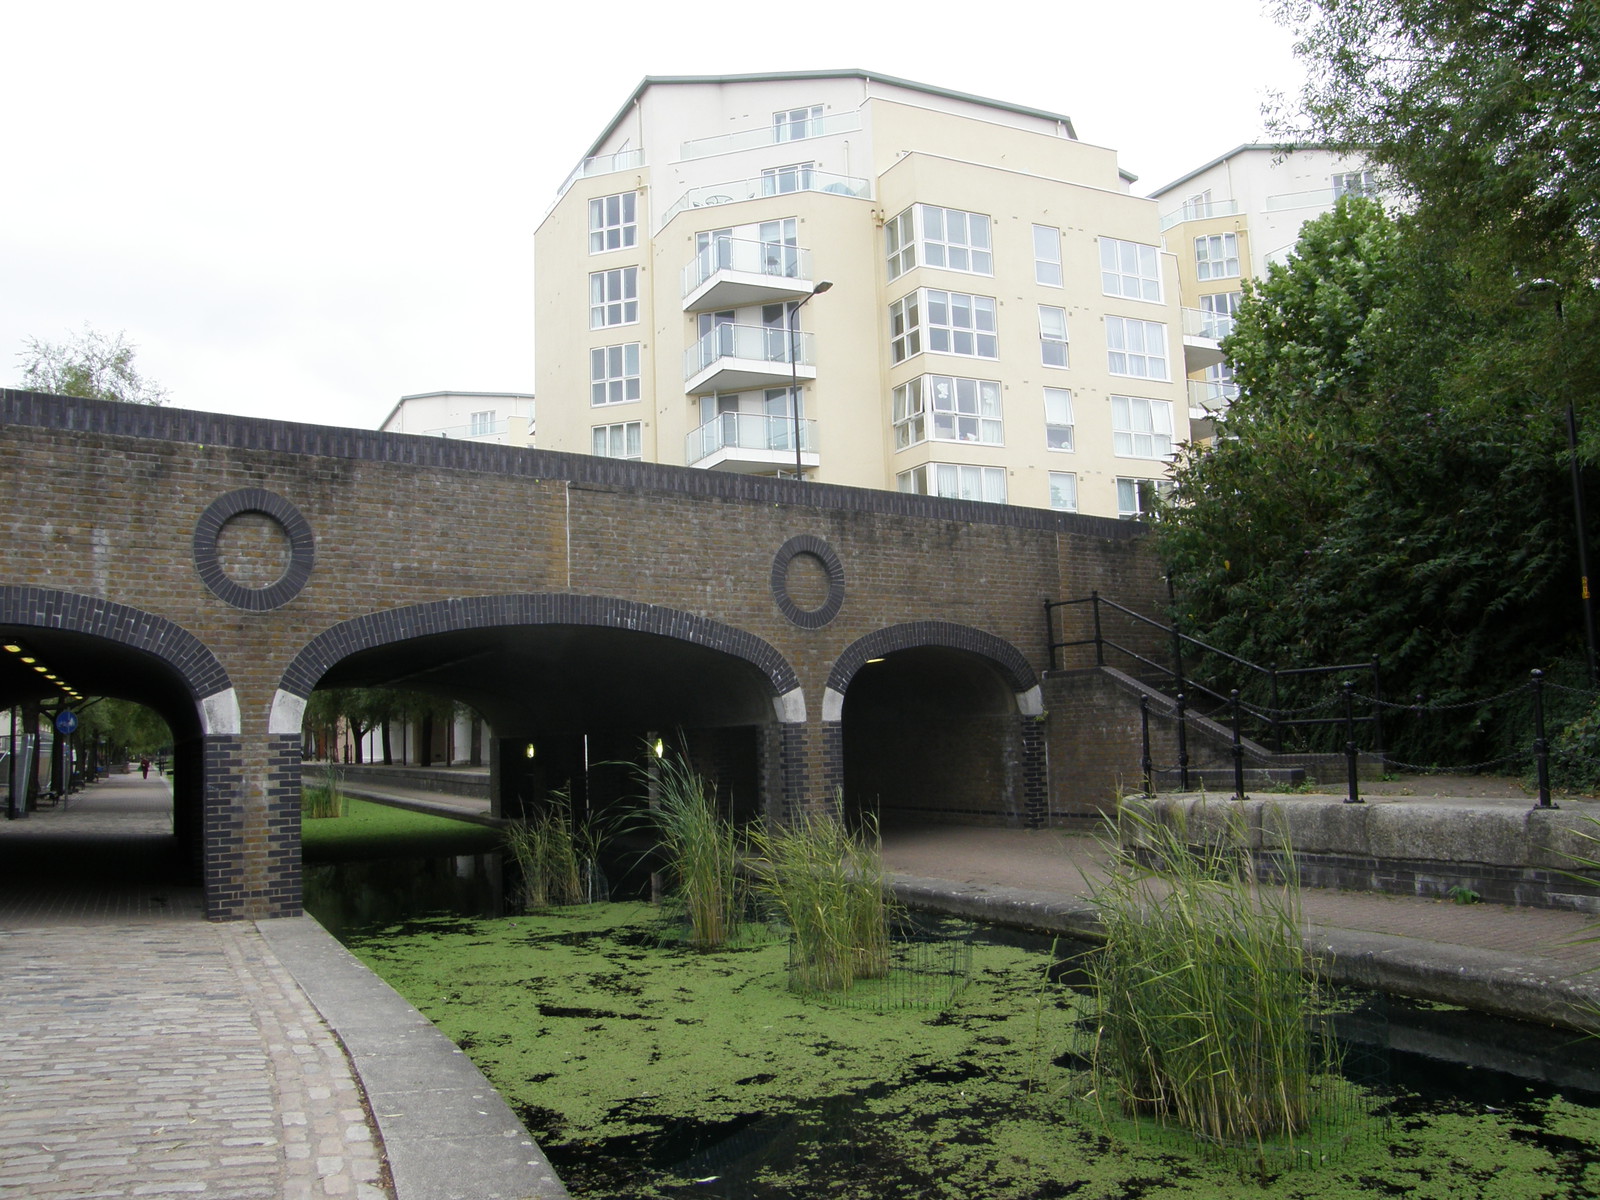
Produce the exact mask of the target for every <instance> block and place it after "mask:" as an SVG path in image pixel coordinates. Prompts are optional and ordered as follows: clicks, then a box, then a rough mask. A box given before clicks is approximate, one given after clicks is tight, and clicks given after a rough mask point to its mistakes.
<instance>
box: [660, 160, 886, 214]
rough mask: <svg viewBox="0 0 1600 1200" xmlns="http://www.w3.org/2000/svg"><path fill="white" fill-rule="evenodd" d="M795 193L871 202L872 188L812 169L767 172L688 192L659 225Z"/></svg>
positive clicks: (869, 184) (866, 183) (667, 212)
mask: <svg viewBox="0 0 1600 1200" xmlns="http://www.w3.org/2000/svg"><path fill="white" fill-rule="evenodd" d="M794 192H827V193H829V194H831V195H835V196H853V197H855V198H856V199H859V200H870V199H871V198H872V184H871V183H870V182H869V181H868V180H865V179H858V178H856V177H855V176H852V175H833V174H830V173H829V172H827V171H818V170H816V169H814V168H812V167H794V168H790V169H781V170H777V171H769V172H766V173H764V174H762V175H758V176H756V177H755V178H754V179H735V180H732V181H730V182H728V183H712V184H707V185H706V186H705V187H697V188H690V189H689V190H688V191H687V192H685V193H684V194H683V195H682V196H680V197H679V198H678V201H677V203H676V204H674V205H673V206H672V207H671V208H669V209H667V211H666V212H665V213H663V214H662V217H661V224H662V225H663V226H664V225H666V224H667V223H668V222H669V221H671V220H672V218H673V217H675V216H677V215H678V214H679V213H681V212H686V211H687V210H689V209H691V208H715V207H716V206H718V205H720V204H737V203H739V202H740V201H741V200H759V199H761V198H762V197H763V196H787V195H790V194H792V193H794ZM730 224H731V222H730Z"/></svg>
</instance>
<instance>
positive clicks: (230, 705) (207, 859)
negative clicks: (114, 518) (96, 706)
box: [0, 585, 244, 917]
mask: <svg viewBox="0 0 1600 1200" xmlns="http://www.w3.org/2000/svg"><path fill="white" fill-rule="evenodd" d="M0 631H3V632H4V633H5V634H6V635H7V636H10V637H15V638H17V639H19V640H20V641H23V642H26V643H27V645H28V646H29V647H30V648H32V649H36V650H37V651H39V653H40V657H43V658H45V659H46V661H48V662H50V663H51V665H52V666H54V667H55V668H56V670H57V672H58V673H60V674H61V675H62V677H63V678H65V679H68V680H70V681H71V682H72V683H73V685H74V686H75V687H76V688H77V689H78V690H79V691H80V692H82V693H84V694H86V695H103V696H114V697H117V698H120V699H127V700H132V701H135V702H137V703H140V704H143V705H145V706H146V707H148V708H151V709H153V710H154V711H156V712H157V713H159V714H160V716H161V718H162V719H163V720H164V721H165V722H166V723H167V726H168V728H169V729H170V730H171V733H172V737H173V750H174V762H173V828H174V833H175V836H176V839H177V849H178V853H179V855H180V860H179V861H180V862H181V864H182V865H181V867H180V870H181V872H182V875H183V881H185V882H199V881H200V880H201V877H202V873H203V868H204V864H206V863H214V862H220V861H223V860H225V859H226V860H229V861H232V860H234V859H235V858H236V856H237V852H238V849H239V846H240V843H241V840H242V838H243V836H244V831H243V829H242V827H241V826H240V824H239V820H238V806H237V805H236V803H235V798H236V794H237V789H238V787H239V779H238V776H237V772H236V771H235V770H233V769H232V764H233V763H234V762H235V761H236V758H237V747H238V743H239V740H240V713H239V701H238V698H237V694H236V693H235V690H234V686H233V682H232V680H231V679H230V677H229V674H228V671H227V670H226V669H225V668H224V667H223V665H222V663H221V662H220V661H219V660H218V658H217V656H216V655H215V654H214V653H213V652H212V651H211V649H210V647H208V646H207V645H206V644H205V643H204V642H203V641H201V639H200V638H198V637H196V636H195V635H194V634H193V633H191V632H190V631H189V630H187V629H185V628H184V627H183V626H181V625H179V624H177V623H176V622H174V621H171V620H169V619H167V618H165V617H162V616H159V615H158V614H156V613H152V612H149V611H147V610H145V609H142V608H136V607H134V606H132V605H128V604H122V603H117V602H114V601H110V600H103V599H100V598H99V597H96V596H90V595H84V594H82V593H78V592H69V591H59V590H53V589H49V588H40V587H17V586H12V585H6V586H0ZM7 690H12V689H7ZM69 869H70V868H69ZM204 882H205V887H206V910H207V913H208V915H210V916H212V917H222V916H228V915H231V914H230V911H229V904H230V902H231V900H230V896H231V893H232V892H233V890H234V889H235V887H236V885H237V880H233V879H232V878H231V877H228V876H227V874H226V873H225V872H223V873H214V872H209V871H205V872H204Z"/></svg>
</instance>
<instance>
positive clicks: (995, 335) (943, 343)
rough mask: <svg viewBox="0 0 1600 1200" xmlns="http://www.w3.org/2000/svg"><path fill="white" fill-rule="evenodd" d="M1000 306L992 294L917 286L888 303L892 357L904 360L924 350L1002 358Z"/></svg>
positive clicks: (935, 352) (967, 356) (975, 356)
mask: <svg viewBox="0 0 1600 1200" xmlns="http://www.w3.org/2000/svg"><path fill="white" fill-rule="evenodd" d="M998 308H999V306H998V305H997V304H996V303H995V299H994V297H993V296H975V295H972V294H971V293H969V292H948V291H945V290H944V289H943V288H918V289H917V290H916V291H915V292H911V293H909V294H908V295H905V296H902V297H901V298H900V299H898V300H896V301H895V302H894V303H893V304H891V305H890V306H889V344H890V358H891V359H892V360H893V361H894V362H897V363H898V362H904V361H905V360H906V359H908V358H910V357H912V356H913V355H915V354H921V353H923V352H924V351H926V352H927V353H929V354H948V355H952V356H954V357H956V358H986V359H994V358H999V357H1000V337H999V331H998V329H997V328H996V326H995V321H996V315H995V314H996V312H997V311H998ZM961 318H965V319H964V320H963V319H961Z"/></svg>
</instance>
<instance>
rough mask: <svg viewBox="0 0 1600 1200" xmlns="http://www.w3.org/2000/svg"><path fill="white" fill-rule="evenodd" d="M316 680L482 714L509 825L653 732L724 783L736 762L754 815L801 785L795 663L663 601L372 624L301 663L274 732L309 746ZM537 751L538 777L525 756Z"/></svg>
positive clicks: (486, 611) (561, 602)
mask: <svg viewBox="0 0 1600 1200" xmlns="http://www.w3.org/2000/svg"><path fill="white" fill-rule="evenodd" d="M401 647H404V648H405V649H404V651H403V652H402V651H401V649H400V648H401ZM402 653H403V656H404V663H403V669H402V664H401V656H402ZM319 684H331V685H332V686H343V685H371V686H383V685H387V684H392V685H394V686H402V687H413V688H418V689H420V690H425V691H434V692H437V693H439V694H441V695H450V696H451V697H452V698H454V699H457V700H462V701H465V702H466V703H468V704H470V705H471V706H472V707H473V708H474V709H475V710H477V711H478V712H479V713H480V714H481V715H482V716H483V717H484V718H485V719H486V721H487V722H488V724H489V726H490V727H491V729H492V730H493V735H494V739H493V741H491V743H490V764H489V765H490V773H491V794H492V798H493V801H494V803H495V805H496V811H498V812H503V813H506V814H508V815H509V814H511V813H513V812H515V811H517V808H518V807H519V806H520V805H521V804H522V803H525V802H526V798H527V797H528V796H530V795H535V794H539V793H540V791H541V789H542V788H544V787H545V786H546V782H545V781H550V782H551V783H552V785H553V781H557V780H560V779H562V778H567V779H570V778H572V776H573V775H574V774H578V773H582V774H583V775H584V776H585V778H587V776H588V771H587V769H586V764H587V763H589V762H590V761H592V760H594V759H597V758H601V757H605V758H607V759H611V758H615V757H616V756H617V755H619V754H624V753H637V751H638V748H639V746H641V745H642V744H643V740H642V738H641V737H640V736H639V734H641V733H643V732H645V731H646V730H650V731H660V732H664V733H671V732H674V731H680V730H681V731H683V732H684V733H685V735H686V736H685V750H686V753H691V758H693V757H694V755H695V754H703V755H706V756H708V758H709V759H710V760H711V765H710V772H711V773H713V774H716V773H717V771H716V767H715V761H716V759H717V757H718V755H719V753H720V754H730V755H733V756H734V757H736V758H737V759H739V763H740V765H739V768H738V770H737V771H736V772H732V773H733V774H736V775H737V776H738V778H739V779H740V781H741V784H740V788H739V791H740V794H741V797H742V800H741V803H742V804H743V805H744V806H745V807H746V808H747V809H749V810H751V815H753V811H754V809H756V808H764V807H765V806H766V805H767V804H768V802H769V800H770V799H771V797H772V796H775V795H779V794H784V795H786V794H789V793H790V791H791V789H792V788H798V787H800V786H801V783H802V781H801V779H800V778H799V772H800V771H801V770H802V759H801V757H800V756H799V755H796V754H794V753H792V752H790V750H789V747H790V744H791V743H793V742H795V741H796V740H797V739H798V740H800V741H801V742H803V739H804V726H805V720H806V703H805V695H804V692H803V690H802V688H801V686H800V681H799V677H798V675H797V674H796V672H795V669H794V668H793V667H792V666H791V665H790V663H789V661H788V660H787V658H785V656H784V655H783V654H782V653H780V652H779V651H778V650H777V649H776V648H775V647H773V646H772V645H771V644H770V643H769V642H767V641H766V640H764V639H763V638H761V637H758V636H756V635H754V634H751V633H749V632H747V631H745V630H741V629H739V628H736V627H735V626H732V625H728V624H726V623H723V622H720V621H716V620H713V619H710V618H707V617H703V616H698V615H695V614H693V613H688V612H684V611H681V610H677V609H673V608H669V607H665V606H661V605H652V604H643V603H639V602H636V601H631V600H623V599H619V598H616V597H611V596H593V595H573V594H569V593H508V594H499V595H488V596H471V597H459V598H452V599H448V600H440V601H435V602H432V603H428V604H418V605H408V606H406V607H403V608H397V609H389V610H384V611H381V612H374V613H368V614H364V615H363V616H360V617H356V618H353V619H351V620H349V621H345V622H341V623H340V624H338V625H335V626H333V627H331V628H329V629H327V630H325V631H323V632H322V633H320V634H318V635H317V636H315V637H314V638H312V639H311V640H310V641H309V642H307V643H306V645H305V646H304V647H303V648H302V649H301V650H300V651H299V653H297V654H296V655H295V657H294V659H293V660H292V661H291V662H290V664H289V666H288V667H287V669H286V670H285V671H284V672H283V675H282V677H281V679H280V683H279V687H278V690H277V693H276V695H275V697H274V699H273V703H272V711H271V715H270V730H271V733H272V734H273V735H274V736H281V737H294V738H298V736H299V733H300V727H301V721H302V718H303V715H304V709H305V704H306V700H307V697H309V695H310V694H311V692H312V690H313V689H314V688H316V687H317V686H318V685H319ZM729 731H742V732H737V733H735V732H729ZM691 734H692V736H690V735H691ZM593 739H599V740H598V742H597V743H594V742H593ZM534 740H538V741H539V742H540V754H539V759H540V761H539V763H538V764H537V765H536V766H530V765H529V764H527V763H525V762H523V761H522V759H521V755H520V753H518V752H517V751H519V750H520V748H522V747H523V746H524V745H528V744H531V743H532V742H533V741H534ZM592 743H593V744H592ZM595 744H598V745H600V746H603V747H605V749H604V751H596V750H595V748H594V746H595ZM730 746H733V747H734V748H733V749H729V748H728V747H730ZM718 747H720V748H721V749H720V750H719V749H718ZM561 773H565V774H564V775H563V774H561ZM518 797H521V798H518Z"/></svg>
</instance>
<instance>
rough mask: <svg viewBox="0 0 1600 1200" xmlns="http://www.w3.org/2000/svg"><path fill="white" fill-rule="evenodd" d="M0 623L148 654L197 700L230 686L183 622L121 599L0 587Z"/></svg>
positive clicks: (8, 586) (210, 655)
mask: <svg viewBox="0 0 1600 1200" xmlns="http://www.w3.org/2000/svg"><path fill="white" fill-rule="evenodd" d="M0 625H32V626H37V627H41V628H45V629H59V630H62V631H65V632H70V633H83V634H89V635H91V636H93V637H101V638H105V639H107V640H108V641H113V642H117V643H119V644H120V645H123V646H132V647H133V648H135V649H137V650H143V651H144V652H146V653H147V654H151V655H154V656H155V657H156V658H159V659H161V661H163V662H164V663H166V664H167V665H168V666H170V667H171V668H172V669H173V671H174V672H176V673H177V675H178V677H179V678H180V679H182V680H183V682H184V685H185V686H186V687H187V688H188V689H189V694H190V695H191V696H192V697H193V698H194V699H195V700H196V701H200V700H203V699H205V698H206V697H208V696H214V695H216V694H217V693H218V692H225V691H227V690H228V689H229V688H231V687H232V686H233V683H232V681H231V680H230V679H229V678H228V672H227V671H226V670H225V669H223V666H222V664H221V663H220V662H218V661H217V656H216V655H215V654H213V653H212V652H211V651H210V649H209V648H207V646H206V644H205V643H204V642H202V641H201V640H200V639H199V638H197V637H196V636H195V635H194V634H192V633H190V632H189V631H188V630H187V629H185V628H184V627H183V626H181V625H178V624H176V623H174V622H172V621H169V620H167V619H166V618H165V617H158V616H156V614H155V613H152V612H146V611H145V610H144V609H141V608H134V607H132V606H131V605H127V604H117V603H115V602H113V601H110V600H101V599H99V598H97V597H95V596H85V595H82V594H81V593H78V592H58V591H53V590H51V589H48V588H37V587H15V586H11V585H6V586H0Z"/></svg>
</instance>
